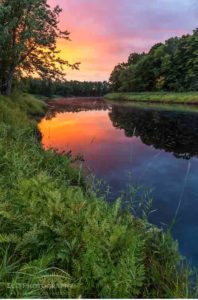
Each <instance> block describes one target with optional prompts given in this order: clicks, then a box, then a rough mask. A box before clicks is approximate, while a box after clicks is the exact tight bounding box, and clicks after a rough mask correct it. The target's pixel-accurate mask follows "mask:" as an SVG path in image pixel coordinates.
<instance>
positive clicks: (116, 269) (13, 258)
mask: <svg viewBox="0 0 198 300" xmlns="http://www.w3.org/2000/svg"><path fill="white" fill-rule="evenodd" d="M25 99H26V100H25V102H26V103H28V105H27V106H26V104H25V103H23V101H24V100H23V98H21V99H20V101H21V102H20V101H19V102H20V103H18V101H16V99H15V101H14V100H11V99H9V100H8V99H7V98H2V97H1V98H0V117H1V119H0V120H1V121H0V122H1V126H0V170H1V176H0V245H1V246H0V295H2V296H3V297H5V298H8V297H13V298H15V297H17V298H25V297H29V298H35V297H59V298H67V297H70V298H74V297H75V298H77V297H93V298H96V297H97V298H98V297H100V298H112V297H114V298H123V297H125V298H133V297H150V298H151V297H159V298H164V297H167V298H168V297H172V298H178V297H180V298H188V297H196V293H195V290H194V289H193V287H192V286H191V283H190V275H191V271H190V269H189V268H188V266H187V265H186V263H185V261H183V260H182V258H181V257H180V254H179V252H178V247H177V243H176V242H175V241H173V239H172V237H171V235H170V233H169V232H166V233H163V232H162V231H161V230H159V229H157V228H155V227H153V226H152V225H150V224H149V223H148V222H147V220H146V219H145V218H144V219H142V220H141V219H138V218H136V217H135V216H134V215H132V214H131V212H130V211H128V210H124V211H123V210H122V209H121V199H118V200H117V201H116V202H115V203H114V204H113V205H109V204H108V203H107V202H106V201H105V198H104V197H102V196H100V197H99V196H97V195H96V193H95V192H94V191H93V190H92V189H91V188H90V187H89V186H87V185H86V183H85V181H84V179H83V178H82V177H81V175H80V174H81V173H79V169H78V168H77V167H75V166H74V165H73V164H72V163H71V158H70V156H68V155H58V154H57V153H55V152H54V151H53V150H48V151H44V150H43V149H42V147H41V145H40V143H39V141H38V138H37V126H36V122H35V121H34V120H30V119H29V117H28V115H32V114H33V115H35V114H36V111H39V113H41V111H42V113H44V111H45V109H44V107H43V108H42V106H40V104H41V102H36V103H37V105H36V104H33V102H34V101H35V100H34V98H32V97H31V98H29V96H28V95H26V96H25ZM30 103H31V104H30ZM30 107H31V109H30ZM27 113H28V115H27Z"/></svg>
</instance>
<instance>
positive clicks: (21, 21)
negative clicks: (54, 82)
mask: <svg viewBox="0 0 198 300" xmlns="http://www.w3.org/2000/svg"><path fill="white" fill-rule="evenodd" d="M61 11H62V10H61V8H60V7H59V6H56V7H54V8H53V9H52V8H51V7H50V6H49V5H48V3H47V0H1V1H0V45H1V46H0V65H1V68H0V91H1V93H2V94H6V95H9V94H10V92H11V87H12V81H13V78H14V77H17V78H19V77H23V76H24V75H29V74H37V75H38V76H40V77H43V76H44V77H48V78H53V79H55V78H62V77H63V75H65V73H64V71H63V66H70V67H72V68H77V67H78V64H74V65H70V64H69V63H68V61H65V60H63V59H61V58H60V57H59V53H60V51H57V49H56V43H57V39H58V38H64V39H67V40H68V39H69V33H68V32H67V31H62V30H60V29H59V15H60V13H61Z"/></svg>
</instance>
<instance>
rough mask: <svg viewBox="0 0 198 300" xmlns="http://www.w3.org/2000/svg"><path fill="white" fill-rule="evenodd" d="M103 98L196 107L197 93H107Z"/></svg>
mask: <svg viewBox="0 0 198 300" xmlns="http://www.w3.org/2000/svg"><path fill="white" fill-rule="evenodd" d="M104 98H105V99H108V100H115V101H133V102H144V103H165V104H187V105H198V92H184V93H171V92H139V93H109V94H107V95H105V97H104Z"/></svg>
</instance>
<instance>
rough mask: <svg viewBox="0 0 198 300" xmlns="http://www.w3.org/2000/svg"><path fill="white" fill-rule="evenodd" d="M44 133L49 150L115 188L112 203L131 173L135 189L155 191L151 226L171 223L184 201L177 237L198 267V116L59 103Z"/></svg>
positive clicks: (44, 124) (99, 104)
mask: <svg viewBox="0 0 198 300" xmlns="http://www.w3.org/2000/svg"><path fill="white" fill-rule="evenodd" d="M40 130H41V132H42V135H43V139H42V142H43V145H44V147H45V148H49V147H53V148H56V149H57V150H58V151H64V150H65V151H69V150H72V153H73V154H74V155H75V154H82V155H83V157H84V159H85V165H86V167H87V168H88V169H89V170H91V171H92V172H93V173H94V174H96V176H97V177H98V178H101V179H103V180H105V181H106V182H107V183H108V184H109V186H110V187H111V194H110V198H111V200H112V199H115V197H116V196H117V195H118V194H119V193H120V191H122V190H124V189H125V187H126V184H127V183H128V180H129V174H132V179H133V182H134V183H135V184H141V185H142V184H143V185H144V186H145V187H147V188H149V189H150V188H152V189H153V198H154V202H153V209H157V212H155V213H154V214H152V215H151V216H150V221H151V222H152V223H154V224H157V225H161V224H162V223H165V224H170V223H171V221H172V219H173V217H174V215H175V212H176V210H177V207H178V203H179V202H180V201H181V206H180V209H179V215H178V219H177V224H176V225H175V227H174V230H173V235H174V236H175V238H177V239H178V240H179V244H180V249H181V252H182V253H183V254H184V255H186V256H187V257H188V258H189V259H191V260H192V261H193V263H194V264H195V265H197V266H198V218H197V213H198V209H197V207H198V203H197V201H198V199H197V195H198V185H197V176H198V158H197V154H198V113H196V112H193V111H192V112H187V111H177V110H176V111H169V110H161V109H154V108H152V107H149V108H148V109H146V108H139V107H133V106H132V105H131V104H130V105H127V104H124V105H117V104H112V103H109V102H108V103H107V102H105V101H102V100H100V99H98V100H97V99H92V100H91V99H88V100H82V99H80V100H76V99H72V100H59V101H56V102H53V103H52V104H51V109H50V112H49V114H48V117H47V118H45V119H43V120H42V122H41V123H40ZM178 158H180V159H178Z"/></svg>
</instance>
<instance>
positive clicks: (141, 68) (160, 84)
mask: <svg viewBox="0 0 198 300" xmlns="http://www.w3.org/2000/svg"><path fill="white" fill-rule="evenodd" d="M197 47H198V30H197V29H196V30H194V31H193V34H192V35H189V34H188V35H183V36H182V37H181V38H177V37H175V38H170V39H168V40H167V41H166V42H165V43H164V44H162V43H158V44H156V45H154V46H153V47H152V48H151V50H150V51H149V52H148V53H147V54H145V53H141V54H138V53H132V54H130V56H129V58H128V62H127V63H122V64H118V65H117V66H116V67H115V68H114V70H113V72H112V73H111V76H110V83H111V87H112V90H113V91H115V92H144V91H158V90H160V91H176V92H183V91H197V90H198V80H197V71H198V51H197Z"/></svg>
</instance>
